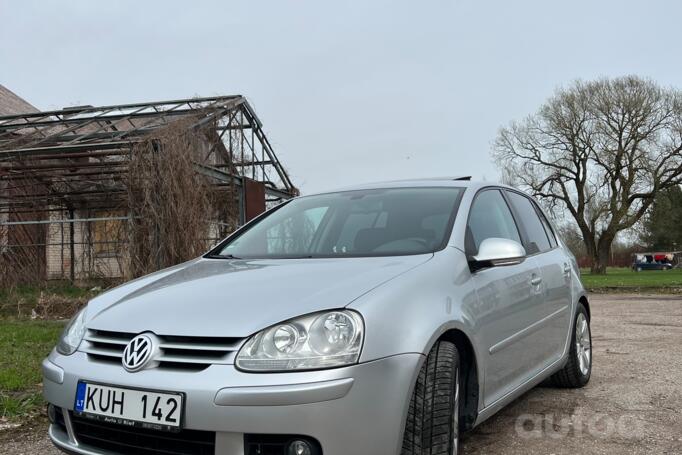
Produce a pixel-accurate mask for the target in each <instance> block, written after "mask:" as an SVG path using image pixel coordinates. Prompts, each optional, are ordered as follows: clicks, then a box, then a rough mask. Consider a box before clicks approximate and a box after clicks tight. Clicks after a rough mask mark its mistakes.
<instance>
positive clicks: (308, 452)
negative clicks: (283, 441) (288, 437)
mask: <svg viewBox="0 0 682 455" xmlns="http://www.w3.org/2000/svg"><path fill="white" fill-rule="evenodd" d="M287 455H313V448H312V446H311V445H310V443H309V442H307V441H303V440H301V439H296V440H294V441H291V442H290V443H289V448H288V449H287Z"/></svg>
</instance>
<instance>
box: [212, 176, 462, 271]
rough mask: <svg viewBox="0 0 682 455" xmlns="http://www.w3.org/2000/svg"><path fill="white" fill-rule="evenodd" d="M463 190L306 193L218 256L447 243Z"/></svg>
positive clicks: (403, 250)
mask: <svg viewBox="0 0 682 455" xmlns="http://www.w3.org/2000/svg"><path fill="white" fill-rule="evenodd" d="M463 191H464V189H463V188H455V187H440V188H431V187H428V188H390V189H371V190H357V191H345V192H338V193H329V194H321V195H316V196H305V197H300V198H297V199H294V200H293V201H291V202H289V203H287V204H285V205H283V206H282V207H280V208H278V209H276V210H274V211H273V212H271V213H270V214H269V215H267V216H265V217H264V218H262V219H260V220H259V221H257V222H256V223H254V224H252V225H250V226H248V228H247V229H246V230H245V231H243V232H241V233H239V235H238V236H236V237H233V238H232V239H229V240H228V241H227V243H225V244H223V245H221V247H219V248H218V249H216V250H214V251H213V252H212V253H211V254H210V256H212V257H237V258H313V257H349V256H399V255H409V254H423V253H431V252H434V251H437V250H439V249H441V248H443V247H444V246H445V243H446V242H447V239H448V236H449V233H450V230H451V227H452V222H453V220H454V217H455V211H456V209H457V206H458V202H459V199H460V197H461V195H462V193H463Z"/></svg>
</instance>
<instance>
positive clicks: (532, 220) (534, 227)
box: [507, 191, 552, 254]
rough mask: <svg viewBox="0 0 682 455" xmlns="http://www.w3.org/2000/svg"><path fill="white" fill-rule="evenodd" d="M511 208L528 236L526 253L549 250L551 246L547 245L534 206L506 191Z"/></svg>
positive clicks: (543, 230)
mask: <svg viewBox="0 0 682 455" xmlns="http://www.w3.org/2000/svg"><path fill="white" fill-rule="evenodd" d="M507 194H508V195H509V200H510V201H511V205H512V207H514V210H515V211H516V214H517V215H518V218H519V221H520V223H521V227H522V229H523V230H524V231H525V232H526V235H527V236H528V242H527V245H525V247H526V252H527V253H528V254H535V253H541V252H543V251H547V250H550V249H551V248H552V246H551V245H550V243H549V238H548V237H547V232H545V227H544V226H543V223H542V221H540V217H539V216H538V213H537V211H536V210H535V206H534V205H533V203H532V202H531V200H530V199H528V198H527V197H526V196H523V195H521V194H519V193H515V192H513V191H507Z"/></svg>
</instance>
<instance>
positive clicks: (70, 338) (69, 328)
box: [57, 308, 85, 355]
mask: <svg viewBox="0 0 682 455" xmlns="http://www.w3.org/2000/svg"><path fill="white" fill-rule="evenodd" d="M83 335H85V308H83V309H82V310H80V311H79V312H78V313H76V315H75V316H74V317H73V318H71V320H70V321H69V323H68V324H67V325H66V327H65V328H64V331H63V332H62V336H61V337H60V338H59V343H57V352H59V353H60V354H64V355H71V354H73V353H74V352H76V349H78V345H79V344H81V340H82V339H83Z"/></svg>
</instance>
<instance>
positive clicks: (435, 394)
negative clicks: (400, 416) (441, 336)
mask: <svg viewBox="0 0 682 455" xmlns="http://www.w3.org/2000/svg"><path fill="white" fill-rule="evenodd" d="M459 376H460V374H459V353H458V352H457V347H456V346H455V345H454V344H453V343H451V342H449V341H439V342H437V343H436V344H435V346H434V347H433V348H432V349H431V351H430V352H429V355H428V356H427V358H426V361H425V362H424V365H422V367H421V369H420V370H419V376H418V377H417V384H416V385H415V388H414V393H413V394H412V399H411V400H410V408H409V411H408V415H407V422H406V423H405V434H404V436H403V447H402V451H401V455H456V454H457V448H458V445H459V407H460V406H459V403H460V400H459V397H460V387H459V385H460V381H459Z"/></svg>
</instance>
